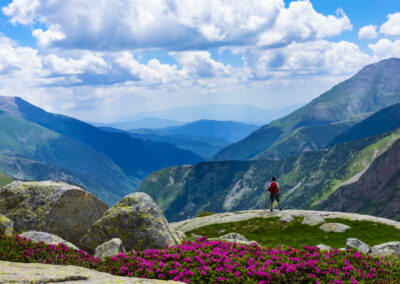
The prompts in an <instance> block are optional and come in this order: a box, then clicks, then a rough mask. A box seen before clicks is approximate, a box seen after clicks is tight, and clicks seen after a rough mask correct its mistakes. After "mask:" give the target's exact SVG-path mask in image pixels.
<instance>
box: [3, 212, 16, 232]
mask: <svg viewBox="0 0 400 284" xmlns="http://www.w3.org/2000/svg"><path fill="white" fill-rule="evenodd" d="M0 230H1V233H3V232H4V233H5V234H6V235H7V236H12V235H13V234H14V222H13V221H11V219H9V218H7V217H6V216H4V215H3V214H0Z"/></svg>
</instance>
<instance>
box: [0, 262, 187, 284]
mask: <svg viewBox="0 0 400 284" xmlns="http://www.w3.org/2000/svg"><path fill="white" fill-rule="evenodd" d="M53 282H59V283H88V284H93V283H96V284H106V283H107V284H109V283H121V284H123V283H137V284H139V283H140V284H163V283H171V284H172V283H182V282H175V281H164V280H157V279H143V278H134V277H121V276H115V275H111V274H108V273H104V272H98V271H94V270H90V269H87V268H83V267H78V266H72V265H67V266H65V265H52V264H42V263H18V262H8V261H0V283H53Z"/></svg>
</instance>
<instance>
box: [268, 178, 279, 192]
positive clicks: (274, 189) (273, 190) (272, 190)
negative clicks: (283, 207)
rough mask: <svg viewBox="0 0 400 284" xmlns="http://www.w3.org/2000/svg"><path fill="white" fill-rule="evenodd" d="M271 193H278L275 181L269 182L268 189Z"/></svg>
mask: <svg viewBox="0 0 400 284" xmlns="http://www.w3.org/2000/svg"><path fill="white" fill-rule="evenodd" d="M268 190H269V191H270V192H271V193H277V192H278V184H277V183H276V181H273V182H271V185H270V186H269V189H268Z"/></svg>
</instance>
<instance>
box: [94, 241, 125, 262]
mask: <svg viewBox="0 0 400 284" xmlns="http://www.w3.org/2000/svg"><path fill="white" fill-rule="evenodd" d="M125 252H126V251H125V248H124V245H123V244H122V241H121V239H118V238H114V239H112V240H109V241H108V242H105V243H103V244H101V245H99V246H98V247H97V248H96V250H95V255H94V256H95V257H97V258H101V259H104V258H105V257H107V256H114V255H117V254H120V253H125Z"/></svg>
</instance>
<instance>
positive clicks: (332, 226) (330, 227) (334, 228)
mask: <svg viewBox="0 0 400 284" xmlns="http://www.w3.org/2000/svg"><path fill="white" fill-rule="evenodd" d="M319 228H320V229H321V230H322V231H324V232H330V233H343V232H344V231H346V230H347V229H350V227H349V226H347V225H344V224H340V223H325V224H322V225H321V227H319Z"/></svg>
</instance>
